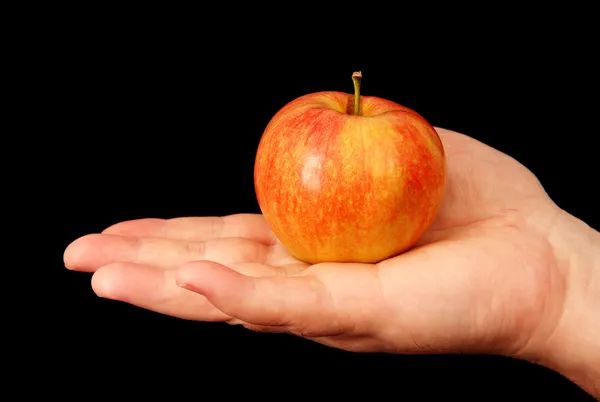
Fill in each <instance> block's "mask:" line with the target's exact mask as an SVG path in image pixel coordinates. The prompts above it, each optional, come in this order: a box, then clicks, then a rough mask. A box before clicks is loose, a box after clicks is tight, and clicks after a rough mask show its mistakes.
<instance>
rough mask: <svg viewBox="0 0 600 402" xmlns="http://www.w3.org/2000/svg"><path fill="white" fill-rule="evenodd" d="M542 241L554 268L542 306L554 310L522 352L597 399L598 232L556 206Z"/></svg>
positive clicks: (599, 322) (599, 332)
mask: <svg viewBox="0 0 600 402" xmlns="http://www.w3.org/2000/svg"><path fill="white" fill-rule="evenodd" d="M548 241H549V244H550V246H551V248H552V250H553V252H554V256H555V261H556V267H555V268H556V269H555V272H557V278H556V280H555V281H554V282H555V283H554V284H549V286H551V287H553V292H552V293H551V298H553V299H554V300H552V301H551V302H549V303H548V306H552V307H549V308H553V309H554V310H555V311H556V312H555V313H554V314H549V316H551V317H552V320H549V321H548V322H546V325H545V326H544V327H542V328H540V329H539V331H538V333H537V334H536V336H535V339H532V342H530V346H531V347H530V348H528V350H527V351H524V356H523V357H524V358H525V359H527V360H530V361H533V362H535V363H538V364H540V365H543V366H546V367H548V368H550V369H552V370H555V371H557V372H559V373H561V374H562V375H564V376H565V377H567V378H568V379H570V380H571V381H573V382H574V383H575V384H577V385H579V386H580V387H582V388H583V389H585V390H586V391H587V392H588V393H590V394H592V395H594V396H595V397H596V398H599V399H600V233H598V231H596V230H594V229H593V228H591V227H590V226H588V225H587V224H585V223H584V222H583V221H581V220H580V219H577V218H575V217H574V216H572V215H570V214H568V213H567V212H565V211H563V210H561V209H558V210H557V213H556V218H555V220H554V222H553V224H552V227H551V228H550V230H549V232H548Z"/></svg>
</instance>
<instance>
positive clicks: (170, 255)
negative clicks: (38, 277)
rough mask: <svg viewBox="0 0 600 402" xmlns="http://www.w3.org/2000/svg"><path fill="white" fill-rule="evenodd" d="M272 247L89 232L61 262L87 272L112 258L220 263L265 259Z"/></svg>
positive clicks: (160, 263) (158, 263) (156, 263)
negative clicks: (210, 261)
mask: <svg viewBox="0 0 600 402" xmlns="http://www.w3.org/2000/svg"><path fill="white" fill-rule="evenodd" d="M272 251H275V250H272V248H271V247H270V246H266V245H264V244H262V243H257V242H253V241H251V240H248V239H242V238H226V239H217V240H210V241H205V242H189V241H176V240H170V239H164V238H135V237H126V236H117V235H106V234H91V235H87V236H84V237H81V238H79V239H77V240H75V241H74V242H73V243H71V244H70V245H69V246H68V247H67V249H66V250H65V253H64V262H65V265H66V266H67V268H69V269H73V270H78V271H87V272H93V271H95V270H96V269H98V268H100V267H102V266H104V265H107V264H111V263H114V262H132V263H135V264H142V265H150V266H153V267H157V268H162V269H170V268H174V267H178V266H180V265H182V264H185V263H186V262H188V261H195V260H212V261H217V262H220V263H223V264H233V263H237V262H266V260H267V258H268V257H269V255H270V254H271V253H272ZM282 261H283V260H282Z"/></svg>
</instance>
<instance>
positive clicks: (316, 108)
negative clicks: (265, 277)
mask: <svg viewBox="0 0 600 402" xmlns="http://www.w3.org/2000/svg"><path fill="white" fill-rule="evenodd" d="M361 79H362V74H361V73H360V72H355V73H354V74H353V75H352V80H353V83H354V94H348V93H344V92H337V91H327V92H316V93H310V94H307V95H304V96H300V97H299V98H297V99H294V100H292V101H291V102H289V103H288V104H286V105H285V106H283V107H282V108H281V109H280V110H279V111H277V113H276V114H275V115H274V116H273V117H272V119H271V120H270V122H269V123H268V125H267V126H266V128H265V130H264V132H263V134H262V137H261V139H260V142H259V145H258V149H257V153H256V160H255V166H254V184H255V190H256V197H257V201H258V204H259V206H260V209H261V211H262V213H263V215H264V217H265V219H266V220H267V222H268V224H269V225H270V227H271V228H272V230H273V232H274V233H275V235H276V236H277V238H278V239H279V240H280V241H281V243H282V244H283V245H285V247H286V248H287V249H288V250H289V252H290V253H291V254H292V255H293V256H294V257H296V258H298V259H299V260H302V261H305V262H307V263H311V264H316V263H321V262H360V263H377V262H380V261H382V260H385V259H388V258H390V257H393V256H396V255H398V254H400V253H403V252H405V251H407V250H409V249H410V248H412V247H413V246H414V245H415V244H416V243H417V242H418V240H419V239H420V238H421V237H422V236H423V234H424V233H425V231H426V230H427V229H428V228H429V227H430V226H431V224H432V223H433V221H434V219H435V217H436V215H437V213H438V211H439V208H440V205H441V203H442V200H443V197H444V191H445V183H446V160H445V153H444V148H443V145H442V142H441V141H440V138H439V136H438V134H437V132H436V131H435V129H434V127H433V126H432V125H431V124H430V123H429V122H428V121H427V120H425V118H423V117H422V116H421V115H419V114H418V113H417V112H415V111H413V110H411V109H409V108H407V107H404V106H402V105H400V104H397V103H395V102H393V101H390V100H387V99H383V98H379V97H374V96H364V95H361V94H360V82H361Z"/></svg>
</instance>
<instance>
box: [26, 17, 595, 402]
mask: <svg viewBox="0 0 600 402" xmlns="http://www.w3.org/2000/svg"><path fill="white" fill-rule="evenodd" d="M158 11H159V12H157V13H156V15H155V14H153V15H152V18H149V17H147V16H146V14H144V13H141V12H140V11H139V10H137V11H136V12H132V13H128V14H127V15H126V16H123V15H122V14H121V13H120V12H119V11H118V10H113V12H110V13H107V15H106V17H103V18H98V17H97V16H94V14H93V13H83V14H80V15H79V16H78V17H77V18H72V19H68V18H67V19H65V21H66V22H67V23H64V24H62V23H61V24H59V23H57V24H55V25H53V26H52V28H50V29H49V30H48V31H46V35H44V34H40V35H39V36H38V37H37V39H36V40H37V43H38V44H39V45H40V49H43V50H44V53H43V54H44V56H43V57H40V60H39V61H40V62H43V65H45V66H47V68H46V69H43V70H42V71H38V74H39V76H38V77H37V79H38V80H39V82H40V83H41V84H40V88H39V89H40V93H41V95H40V97H39V98H38V100H39V102H40V103H42V104H44V105H45V107H46V114H45V115H44V116H45V124H46V127H49V128H51V129H52V132H53V133H54V135H51V136H48V135H46V136H42V137H43V138H42V139H41V140H40V142H39V144H40V147H41V148H44V149H46V150H47V152H46V156H49V155H50V156H49V163H47V164H46V165H45V167H43V168H40V171H39V177H41V178H42V179H43V180H42V182H44V183H45V184H44V185H47V186H51V187H52V190H51V191H50V192H48V191H47V190H43V189H42V186H40V187H37V189H38V190H37V191H38V195H37V196H38V199H41V200H42V201H44V200H48V199H49V200H50V201H48V202H49V203H52V202H55V204H52V205H50V204H48V208H47V215H46V216H45V218H50V219H51V222H50V226H49V227H52V228H53V229H52V233H55V235H53V236H52V240H53V241H52V242H51V246H52V250H51V253H50V255H49V256H48V258H44V261H45V263H44V265H45V266H44V270H46V271H48V270H49V271H50V272H52V276H53V279H54V280H56V279H57V282H53V283H58V285H57V287H56V288H53V289H52V291H51V295H50V296H49V297H50V298H51V299H50V300H51V301H52V310H51V312H50V313H48V314H41V315H40V317H39V318H40V320H39V321H36V324H35V325H37V327H36V331H37V333H39V334H43V335H44V336H46V338H47V339H48V340H50V341H51V342H49V343H48V346H47V347H44V349H43V352H45V353H47V352H50V354H48V356H49V359H50V360H48V362H50V367H53V370H58V369H57V367H58V366H59V365H64V367H67V368H65V369H60V370H59V371H60V374H57V375H58V376H59V377H61V378H63V380H62V381H61V382H59V384H62V385H59V386H58V388H57V389H59V390H60V392H61V393H63V394H64V395H69V394H78V395H79V394H80V391H75V388H73V387H74V386H75V385H74V384H84V385H85V386H86V387H88V388H86V389H88V390H93V392H98V391H100V390H102V391H108V392H109V393H113V394H115V395H116V394H119V395H121V394H120V393H121V392H123V391H117V385H118V386H119V387H120V386H126V388H127V389H128V391H130V392H132V395H137V394H138V393H141V392H147V391H149V392H150V393H151V394H152V393H153V392H154V390H155V389H156V388H158V387H160V386H161V385H165V386H166V388H167V389H171V391H172V392H173V395H178V396H181V395H187V394H188V393H192V394H195V395H196V397H198V398H203V397H206V393H207V392H208V393H210V394H212V392H213V391H216V392H217V393H218V394H219V395H229V394H231V393H232V392H233V391H241V392H242V393H244V394H246V395H247V396H250V397H260V398H264V397H276V398H278V399H279V398H289V397H290V395H294V394H296V393H297V392H299V391H300V390H305V391H307V392H308V393H309V394H310V395H312V396H313V397H320V396H325V394H326V393H332V394H333V395H337V396H338V397H340V395H342V394H344V393H347V392H350V394H353V393H354V392H357V391H358V390H359V389H360V390H366V391H368V392H370V393H371V396H373V395H375V394H378V395H387V396H389V397H391V398H395V399H403V400H427V397H428V396H429V395H432V393H434V392H435V393H439V392H441V394H443V395H445V396H446V397H458V398H465V397H469V398H470V397H477V398H482V399H483V400H488V399H489V398H492V397H494V396H500V395H505V396H511V397H515V398H517V399H518V398H520V397H523V398H524V397H525V396H537V397H539V398H540V400H549V399H550V398H557V399H552V400H578V399H576V398H579V397H583V393H582V392H581V391H580V390H579V389H578V388H577V387H576V386H574V385H573V384H571V383H570V382H569V381H568V380H566V379H564V378H563V377H561V376H559V375H558V374H556V373H553V372H551V371H550V370H547V369H544V368H542V367H538V366H535V365H532V364H529V363H525V362H520V361H515V360H511V359H505V358H501V357H491V356H387V355H376V354H375V355H370V354H351V353H347V352H342V351H337V350H333V349H329V348H326V347H324V346H320V345H317V344H313V343H311V342H309V341H305V340H303V339H299V338H295V337H292V336H286V335H273V334H257V333H252V332H250V331H247V330H245V329H243V328H238V327H231V326H228V325H226V324H207V323H198V322H188V321H182V320H178V319H175V318H171V317H166V316H163V315H159V314H156V313H152V312H148V311H144V310H141V309H139V308H136V307H133V306H129V305H126V304H123V303H118V302H114V301H110V300H104V299H100V298H98V297H96V296H95V294H94V293H93V291H92V289H91V286H90V279H91V276H90V274H84V273H77V272H71V271H68V270H66V269H65V268H64V266H63V262H62V252H63V251H64V249H65V247H66V246H67V245H68V244H69V243H70V242H71V241H72V240H74V239H76V238H77V237H79V236H83V235H85V234H88V233H93V232H99V231H101V230H102V229H103V228H105V227H107V226H109V225H111V224H113V223H116V222H119V221H122V220H129V219H135V218H142V217H163V218H169V217H177V216H194V215H195V216H204V215H225V214H231V213H238V212H259V210H258V205H257V203H256V199H255V194H254V187H253V181H252V179H253V178H252V174H253V164H254V156H255V151H256V146H257V145H258V141H259V140H260V136H261V134H262V130H263V129H264V127H265V126H266V124H267V123H268V121H269V119H270V118H271V117H272V115H273V114H274V113H275V112H276V111H277V110H278V109H279V108H280V107H281V106H283V105H284V104H285V103H287V102H288V101H290V100H292V99H293V98H295V97H297V96H300V95H303V94H305V93H309V92H313V91H320V90H340V91H346V92H351V91H352V81H351V79H350V76H351V74H352V72H353V71H355V70H361V71H362V73H363V77H364V78H363V83H362V91H363V94H365V95H375V96H380V97H385V98H388V99H390V100H394V101H396V102H398V103H401V104H404V105H406V106H408V107H410V108H413V109H414V110H416V111H418V112H419V113H421V114H422V115H423V116H424V117H426V118H427V119H428V120H429V121H430V122H431V123H432V124H434V125H436V126H440V127H444V128H448V129H453V130H456V131H459V132H462V133H465V134H468V135H470V136H473V137H475V138H477V139H479V140H481V141H483V142H486V143H487V144H489V145H492V146H494V147H496V148H497V149H499V150H501V151H503V152H506V153H508V154H510V155H511V156H513V157H515V158H517V159H518V160H519V161H521V162H522V163H523V164H525V165H526V166H527V167H528V168H530V169H531V170H532V171H533V172H534V173H535V174H536V175H537V176H538V177H539V178H540V180H541V181H542V183H543V185H544V186H545V188H546V189H547V191H548V192H549V194H550V195H551V197H552V198H553V199H554V200H555V201H556V202H557V203H558V204H559V206H561V207H563V208H564V209H566V210H568V211H569V212H571V213H572V214H574V215H575V216H577V217H579V218H581V219H583V220H584V221H586V222H588V223H589V224H590V225H592V226H593V227H595V228H600V217H599V216H598V214H597V212H596V210H595V207H596V206H597V204H598V198H597V196H594V195H593V194H592V189H595V186H596V184H595V183H597V178H596V176H597V174H598V169H597V165H596V153H597V151H596V148H594V147H593V145H592V144H593V141H592V140H593V137H594V136H595V135H596V134H597V125H596V126H595V125H593V118H594V117H595V116H596V115H597V112H596V106H595V105H594V103H593V102H597V101H596V100H595V98H594V97H595V96H597V81H595V80H596V77H595V76H594V74H593V73H594V71H596V68H597V64H594V62H593V61H592V51H593V48H592V47H590V40H589V36H587V35H588V32H587V31H586V30H585V24H581V25H579V26H578V30H573V29H572V28H568V29H567V28H564V27H561V26H560V25H558V24H557V25H555V24H552V23H549V24H547V26H537V25H536V26H531V25H530V24H529V22H530V21H528V20H526V19H525V20H524V21H522V20H516V21H510V23H509V22H507V21H506V20H505V21H504V22H503V23H499V24H498V26H496V27H494V28H492V29H491V30H490V31H491V32H490V33H489V34H488V33H487V32H486V33H485V34H483V33H482V31H481V28H483V27H484V26H485V25H487V24H488V23H487V22H483V23H481V26H479V27H477V28H476V29H475V30H468V29H465V30H461V29H460V28H459V24H453V23H448V24H447V25H444V26H441V27H439V28H440V29H439V30H435V31H433V30H418V31H417V30H414V31H412V32H411V33H408V34H406V33H405V34H400V33H396V34H394V33H393V32H392V33H389V34H386V35H383V34H381V33H379V31H375V34H374V33H373V32H369V31H367V30H366V28H365V30H362V29H359V32H360V33H362V36H363V39H364V41H361V42H359V41H358V40H355V39H353V37H354V36H353V35H352V34H351V33H352V31H351V29H350V27H351V26H352V25H349V24H345V25H344V24H341V26H336V27H330V26H327V25H326V23H325V22H322V23H321V24H310V23H306V22H305V23H302V22H301V23H291V22H290V23H289V24H287V23H286V21H280V24H277V26H272V27H271V26H268V25H265V24H263V23H262V22H257V23H256V24H248V25H244V26H240V25H238V23H237V22H236V21H229V22H222V21H221V20H220V19H217V20H216V21H214V19H215V18H216V17H215V14H211V13H208V12H206V13H204V14H203V13H201V12H200V13H197V14H194V18H185V12H183V11H182V12H181V13H174V14H173V15H171V14H169V15H168V16H163V15H160V14H161V13H160V10H158ZM211 24H213V25H211ZM432 25H435V24H434V23H430V24H429V25H428V26H432ZM517 26H518V27H519V28H518V30H517ZM495 28H497V29H495ZM309 33H316V35H312V36H310V37H309V36H308V34H309ZM292 34H296V35H294V36H293V38H292ZM305 34H306V35H307V36H303V35H305ZM384 36H385V37H386V38H388V39H390V40H389V41H385V42H384V41H383V40H382V37H384ZM417 37H418V39H419V40H418V41H417V40H416V39H417ZM353 44H354V47H349V46H348V45H353ZM342 45H345V46H342ZM48 194H50V195H48ZM44 205H45V204H44ZM46 290H47V289H46ZM432 297H435V295H432ZM337 374H341V377H340V378H338V377H337ZM334 376H335V378H334ZM56 384H57V383H54V385H55V386H56ZM65 384H69V385H68V386H65ZM317 386H318V387H321V386H322V388H318V389H317ZM161 388H162V387H161ZM81 392H83V391H81ZM90 392H92V391H90ZM409 395H420V396H412V397H411V396H409ZM369 399H370V398H369Z"/></svg>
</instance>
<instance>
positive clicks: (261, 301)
mask: <svg viewBox="0 0 600 402" xmlns="http://www.w3.org/2000/svg"><path fill="white" fill-rule="evenodd" d="M176 281H177V284H178V285H179V286H180V287H182V288H185V289H188V290H190V291H193V292H196V293H199V294H201V295H203V296H204V297H206V298H207V300H208V301H209V302H210V303H211V304H212V305H213V306H215V307H216V308H217V309H219V310H221V311H222V312H223V313H225V314H227V315H229V316H232V317H234V318H237V319H238V320H240V321H242V323H243V325H244V326H245V327H247V328H249V329H252V330H256V331H263V332H289V333H292V334H296V335H300V336H304V337H316V336H326V335H329V334H330V333H331V332H336V333H339V331H343V328H340V326H341V323H340V322H339V320H336V314H335V311H334V309H333V304H332V301H331V298H330V297H329V294H328V292H327V290H326V289H325V287H324V285H323V284H322V283H321V282H320V281H319V280H318V279H317V278H316V277H314V276H304V275H301V276H276V277H273V276H270V277H251V276H247V275H243V274H241V273H239V272H237V271H235V270H233V269H231V268H228V267H226V266H224V265H221V264H219V263H216V262H212V261H195V262H190V263H187V264H185V265H184V266H182V267H181V268H180V269H179V270H178V272H177V275H176Z"/></svg>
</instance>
